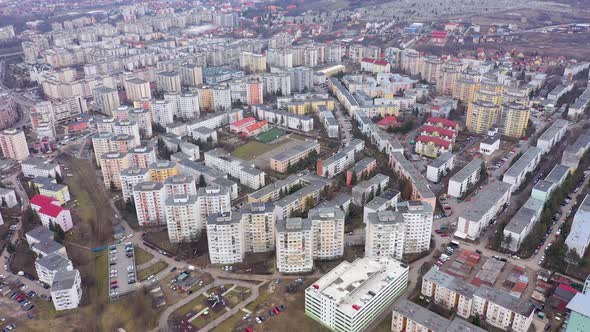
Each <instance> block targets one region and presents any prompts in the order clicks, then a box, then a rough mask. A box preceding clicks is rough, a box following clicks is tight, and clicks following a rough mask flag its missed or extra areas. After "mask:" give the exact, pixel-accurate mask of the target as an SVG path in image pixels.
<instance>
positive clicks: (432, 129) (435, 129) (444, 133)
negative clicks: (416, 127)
mask: <svg viewBox="0 0 590 332" xmlns="http://www.w3.org/2000/svg"><path fill="white" fill-rule="evenodd" d="M422 131H425V132H427V133H429V134H432V133H438V134H439V135H441V136H446V137H453V136H455V132H454V131H452V130H449V129H446V128H440V127H435V126H422Z"/></svg>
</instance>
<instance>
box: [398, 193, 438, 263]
mask: <svg viewBox="0 0 590 332" xmlns="http://www.w3.org/2000/svg"><path fill="white" fill-rule="evenodd" d="M396 210H397V211H398V212H401V213H402V215H403V216H404V223H405V226H406V227H405V228H406V235H405V238H404V253H406V254H407V253H419V252H423V251H426V250H428V249H430V234H431V233H432V222H433V212H434V209H433V207H432V206H431V205H430V204H428V203H426V202H422V201H405V202H400V203H398V204H397V205H396Z"/></svg>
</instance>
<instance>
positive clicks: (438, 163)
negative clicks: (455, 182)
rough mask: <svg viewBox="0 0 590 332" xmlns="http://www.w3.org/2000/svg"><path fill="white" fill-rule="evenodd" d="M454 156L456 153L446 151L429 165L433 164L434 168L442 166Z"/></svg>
mask: <svg viewBox="0 0 590 332" xmlns="http://www.w3.org/2000/svg"><path fill="white" fill-rule="evenodd" d="M454 157H455V155H454V154H452V153H450V152H445V153H443V154H441V155H440V156H438V158H436V159H434V160H433V161H432V162H431V163H430V164H429V165H428V166H431V167H434V168H441V167H443V166H444V165H445V164H446V163H447V162H449V160H451V159H453V158H454Z"/></svg>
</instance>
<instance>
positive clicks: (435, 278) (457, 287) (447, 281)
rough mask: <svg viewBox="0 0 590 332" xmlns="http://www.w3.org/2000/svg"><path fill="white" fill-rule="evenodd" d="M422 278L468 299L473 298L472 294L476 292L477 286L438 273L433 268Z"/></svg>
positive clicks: (440, 272)
mask: <svg viewBox="0 0 590 332" xmlns="http://www.w3.org/2000/svg"><path fill="white" fill-rule="evenodd" d="M423 278H424V279H425V280H428V281H431V282H433V283H435V284H437V285H439V286H442V287H444V288H446V289H449V290H452V291H453V292H455V293H458V294H461V295H462V296H464V297H466V298H469V299H471V298H473V294H475V292H476V291H477V286H475V285H472V284H470V283H468V282H466V281H464V280H462V279H459V278H455V277H453V276H452V275H450V274H446V273H444V272H442V271H439V270H437V269H436V268H434V267H432V268H431V269H430V270H429V271H428V272H427V273H426V274H425V275H424V277H423Z"/></svg>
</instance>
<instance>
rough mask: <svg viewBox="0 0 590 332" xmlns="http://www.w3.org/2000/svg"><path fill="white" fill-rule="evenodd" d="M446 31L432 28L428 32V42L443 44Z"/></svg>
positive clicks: (445, 38)
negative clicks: (432, 29)
mask: <svg viewBox="0 0 590 332" xmlns="http://www.w3.org/2000/svg"><path fill="white" fill-rule="evenodd" d="M447 36H448V33H447V32H446V31H441V30H434V31H432V32H431V33H430V42H431V43H434V44H439V45H444V44H445V43H446V42H447Z"/></svg>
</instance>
